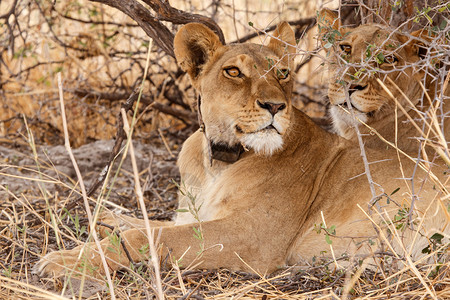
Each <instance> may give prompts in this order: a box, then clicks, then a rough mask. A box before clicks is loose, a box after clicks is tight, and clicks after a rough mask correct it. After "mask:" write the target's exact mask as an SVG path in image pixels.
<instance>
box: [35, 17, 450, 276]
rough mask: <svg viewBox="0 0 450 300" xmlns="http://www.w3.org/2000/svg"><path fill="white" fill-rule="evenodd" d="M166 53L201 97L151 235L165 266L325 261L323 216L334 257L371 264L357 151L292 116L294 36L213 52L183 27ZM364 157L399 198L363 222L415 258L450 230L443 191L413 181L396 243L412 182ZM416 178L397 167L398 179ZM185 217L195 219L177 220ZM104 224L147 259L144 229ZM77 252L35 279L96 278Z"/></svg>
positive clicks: (116, 262) (113, 264)
mask: <svg viewBox="0 0 450 300" xmlns="http://www.w3.org/2000/svg"><path fill="white" fill-rule="evenodd" d="M174 46H175V54H176V58H177V61H178V63H179V65H180V66H181V68H182V69H183V70H184V71H186V72H187V73H188V74H189V76H190V78H191V81H192V83H193V85H194V87H195V88H196V89H197V91H198V93H199V94H200V101H199V102H200V106H199V111H200V113H201V116H202V123H203V126H202V127H203V130H199V131H197V132H195V133H194V134H193V135H192V136H191V137H189V138H188V139H187V140H186V142H185V143H184V145H183V148H182V151H181V153H180V155H179V158H178V166H179V168H180V173H181V188H182V193H180V212H179V213H178V215H177V218H176V220H175V224H172V223H165V224H161V223H157V224H153V225H154V228H155V230H156V232H157V233H158V236H159V237H158V241H159V243H160V246H161V248H160V252H159V254H160V255H161V256H162V257H166V256H167V255H170V256H171V257H172V259H179V258H180V257H182V264H183V266H188V265H190V264H191V263H193V262H194V263H195V266H196V268H208V269H215V268H220V267H223V268H227V269H231V270H247V271H249V270H250V271H258V272H261V273H265V272H272V271H275V270H276V269H277V268H280V267H283V266H285V265H286V264H295V263H300V262H302V261H309V260H310V259H311V258H312V257H313V256H317V255H321V253H323V252H322V251H329V249H330V246H329V244H328V243H327V241H326V239H325V235H324V232H323V231H322V232H321V233H317V232H316V231H313V229H314V228H315V226H318V227H319V228H321V226H320V224H321V223H322V225H323V220H322V216H323V217H324V219H325V220H326V224H327V226H329V227H331V226H332V225H333V226H335V228H336V232H335V234H334V233H332V232H331V231H330V232H328V233H327V235H331V240H332V243H333V244H332V246H333V249H334V252H335V254H336V255H337V256H339V257H340V256H341V255H343V254H345V253H347V254H348V255H362V254H367V253H371V251H372V248H373V247H378V246H379V245H380V244H379V243H378V242H376V233H375V231H374V230H373V226H374V225H373V224H372V221H369V220H368V217H367V215H366V213H367V212H366V210H367V208H368V206H369V202H370V201H371V200H372V195H371V193H370V189H369V186H368V183H367V179H366V178H365V176H362V174H363V173H364V167H363V164H362V162H360V160H359V156H360V151H359V149H358V148H356V147H353V146H352V145H351V143H349V142H348V141H346V140H344V139H342V138H339V137H338V136H336V135H333V134H330V133H328V132H325V131H324V130H322V129H321V128H319V127H318V126H316V125H315V124H314V123H313V122H312V121H311V120H310V119H309V118H308V117H307V116H306V115H305V114H303V113H302V112H300V111H299V110H297V109H295V108H294V107H293V106H292V103H291V96H292V85H293V79H292V75H291V74H290V69H291V68H292V60H293V55H294V53H295V37H294V32H293V31H292V29H291V28H290V27H289V25H288V24H287V23H281V24H280V25H279V26H278V28H277V30H276V31H275V33H274V37H273V38H271V39H270V42H269V44H268V45H267V46H263V45H256V44H234V45H222V44H221V43H220V41H219V38H218V37H217V36H216V35H215V34H214V33H213V32H212V31H211V30H210V29H208V28H207V27H205V26H203V25H200V24H188V25H185V26H184V27H182V28H181V29H180V30H179V32H178V33H177V35H176V37H175V42H174ZM367 155H368V156H369V158H370V159H371V161H374V162H375V161H377V163H374V164H373V165H372V166H371V167H372V168H371V170H372V175H373V179H374V181H375V182H377V183H378V184H380V186H382V187H383V188H384V191H385V192H386V193H388V194H389V193H392V192H393V191H395V190H397V189H398V188H399V190H398V192H397V193H395V194H394V195H391V196H389V200H388V199H387V198H386V197H383V196H381V197H380V199H378V200H377V205H380V206H381V207H382V210H381V211H380V213H375V212H374V211H372V213H371V215H372V217H371V218H372V220H373V222H375V224H376V226H380V230H381V231H382V236H383V237H384V240H383V242H384V244H385V245H386V243H388V242H390V243H391V245H392V248H389V249H388V251H398V252H397V253H396V254H395V255H398V256H399V257H405V256H407V255H413V256H414V257H417V256H418V255H419V254H420V252H421V250H422V249H423V248H424V247H426V246H427V239H426V237H427V236H429V235H431V234H434V233H435V232H440V230H446V231H448V226H447V227H445V226H444V224H445V220H446V216H445V213H444V212H442V210H441V209H440V204H441V200H440V198H439V197H440V196H441V195H442V193H441V188H440V187H439V186H434V185H433V183H432V182H430V180H429V179H428V174H426V172H421V171H420V170H418V171H416V174H415V175H416V178H415V180H417V181H419V180H420V182H421V184H422V185H423V188H422V189H420V192H417V194H416V195H415V196H417V197H419V200H418V201H416V202H415V206H414V212H413V214H412V218H411V221H412V223H411V224H408V225H406V226H404V230H402V231H401V232H398V235H397V233H396V235H395V236H393V235H389V233H388V232H387V231H385V228H386V227H389V228H390V230H391V231H390V232H391V233H393V232H396V231H395V229H393V228H392V227H393V226H394V224H393V223H392V222H391V221H390V220H392V218H393V216H394V215H395V214H397V213H398V211H399V209H404V207H405V206H406V207H409V206H408V205H409V204H410V202H409V200H410V197H409V196H410V195H409V192H410V182H409V181H406V180H404V179H401V178H402V177H403V175H402V173H401V172H400V170H399V166H398V161H397V160H391V159H390V158H392V157H393V156H394V153H390V152H384V153H377V152H373V151H368V153H367ZM386 158H387V159H386ZM413 167H414V166H413V165H412V164H411V163H410V162H408V161H403V171H404V172H405V174H407V175H406V176H408V175H409V174H411V172H412V170H413ZM381 192H382V191H381V190H380V189H379V190H377V193H381ZM187 210H189V211H191V212H192V214H191V213H187V212H182V211H187ZM372 210H374V209H372ZM369 214H370V213H369ZM382 218H385V220H381V219H382ZM103 221H104V222H108V223H112V224H113V225H117V227H120V228H122V229H123V231H122V232H121V234H120V236H121V238H122V240H123V241H124V244H125V245H126V248H127V249H128V251H129V252H130V255H131V257H132V259H133V260H134V261H142V260H146V259H148V257H149V253H148V251H146V249H148V247H146V246H147V244H148V239H147V236H146V235H145V231H143V230H142V227H143V223H142V221H139V220H133V219H130V218H128V219H127V220H126V221H127V222H123V221H121V220H119V218H118V217H115V216H113V215H109V216H107V217H105V218H104V219H103ZM199 221H200V222H199ZM396 225H398V224H396ZM132 227H135V228H132ZM411 227H412V228H414V231H412V230H410V228H411ZM126 228H129V229H126ZM194 228H195V231H194ZM322 228H323V226H322ZM416 231H418V232H420V234H419V235H418V236H415V232H416ZM199 232H200V234H199ZM194 233H195V236H194ZM416 237H417V239H415V238H416ZM367 241H371V243H368V242H367ZM413 241H414V242H413ZM402 244H404V245H405V247H406V248H402V247H401V245H402ZM101 245H102V249H103V251H104V253H105V255H106V258H107V262H108V266H109V268H110V270H111V271H114V270H117V269H119V268H121V267H128V266H129V265H130V262H129V260H128V258H127V256H126V255H125V254H124V251H123V248H121V246H120V245H112V242H111V238H108V237H107V238H105V239H103V240H102V242H101ZM83 246H86V247H85V250H84V251H85V252H84V254H83V255H81V256H80V250H81V249H83V248H82V246H79V247H77V248H75V249H73V250H64V251H56V252H52V253H49V254H47V255H46V256H44V257H43V258H42V259H41V260H40V261H39V263H37V264H36V266H35V267H34V271H35V272H36V273H38V274H40V275H44V274H54V275H63V274H66V272H70V270H75V271H76V272H77V271H79V270H80V269H82V268H81V266H83V265H85V266H86V265H87V266H89V267H88V268H85V271H86V272H87V273H88V274H89V275H94V276H101V275H102V272H103V268H102V267H101V260H100V257H99V254H98V251H97V250H96V247H95V245H94V244H88V245H83ZM403 250H406V251H407V252H403ZM79 257H80V258H79ZM172 259H171V260H170V261H172Z"/></svg>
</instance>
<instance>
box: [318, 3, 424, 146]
mask: <svg viewBox="0 0 450 300" xmlns="http://www.w3.org/2000/svg"><path fill="white" fill-rule="evenodd" d="M318 24H319V39H320V40H321V42H322V45H323V46H324V48H325V49H326V51H327V56H328V57H329V59H330V63H329V70H330V73H331V78H330V83H329V88H328V97H329V99H330V104H331V106H330V114H331V117H332V120H333V125H334V127H335V130H336V131H337V133H338V134H340V135H341V136H343V137H346V138H351V137H352V136H353V135H354V131H353V130H352V129H353V120H352V117H351V115H350V114H349V113H348V107H347V101H346V93H345V89H344V86H347V87H348V94H349V98H350V103H351V106H352V107H353V109H354V112H355V115H356V117H357V118H359V119H360V120H361V121H363V122H365V123H367V124H369V125H371V123H373V122H375V121H378V120H381V119H383V118H385V117H386V116H387V115H389V114H393V107H394V106H395V101H394V100H392V97H390V96H389V95H388V93H387V92H386V91H385V90H384V89H383V87H382V86H381V85H380V84H379V82H378V81H377V80H376V79H377V78H378V79H380V80H381V81H382V82H383V83H384V85H385V86H386V87H387V89H388V90H390V91H391V92H392V94H393V96H394V97H395V98H396V99H398V101H399V102H400V104H401V105H402V106H404V107H405V109H406V110H408V109H410V108H411V105H410V104H409V102H407V101H406V99H405V97H404V96H403V95H402V93H404V94H405V95H406V96H407V97H408V98H409V100H410V101H411V102H412V103H413V104H416V103H417V102H418V101H419V100H420V99H422V95H423V90H422V89H421V87H420V84H419V83H418V81H420V80H423V78H424V74H425V72H424V71H423V64H422V65H421V63H420V62H421V57H423V55H424V54H425V53H424V51H425V49H424V48H423V47H422V46H423V44H424V43H426V39H427V36H426V32H421V31H417V32H413V33H412V34H409V35H407V34H401V33H398V32H397V31H394V30H393V29H391V28H388V27H385V26H382V25H379V24H365V25H361V26H359V27H357V28H342V27H341V25H340V20H339V18H338V16H337V14H336V13H334V12H333V11H331V10H328V9H324V10H322V11H321V12H320V13H319V16H318ZM389 79H390V80H389ZM400 90H401V92H400Z"/></svg>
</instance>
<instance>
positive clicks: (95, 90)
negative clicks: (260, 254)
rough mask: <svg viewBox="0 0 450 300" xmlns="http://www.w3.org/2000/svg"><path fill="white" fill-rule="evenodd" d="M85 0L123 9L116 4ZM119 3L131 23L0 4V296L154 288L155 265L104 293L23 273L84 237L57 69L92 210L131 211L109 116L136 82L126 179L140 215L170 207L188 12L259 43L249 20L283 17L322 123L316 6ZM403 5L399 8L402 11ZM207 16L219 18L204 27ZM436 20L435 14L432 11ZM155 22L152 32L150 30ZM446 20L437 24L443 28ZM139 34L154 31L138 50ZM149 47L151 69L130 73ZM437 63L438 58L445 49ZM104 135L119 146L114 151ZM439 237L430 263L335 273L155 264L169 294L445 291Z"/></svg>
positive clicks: (164, 213) (117, 15)
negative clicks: (181, 35) (182, 33)
mask: <svg viewBox="0 0 450 300" xmlns="http://www.w3.org/2000/svg"><path fill="white" fill-rule="evenodd" d="M96 2H100V3H105V4H108V5H111V6H115V7H119V8H124V7H125V6H124V5H123V1H113V0H99V1H96ZM131 2H132V3H134V4H135V5H140V6H142V8H141V7H139V9H141V10H139V9H138V10H133V9H135V8H136V7H133V6H131V5H130V6H129V7H128V8H129V10H128V11H129V12H130V13H129V14H128V15H131V16H132V17H134V20H132V19H131V18H129V17H127V16H126V15H125V14H123V13H122V12H120V11H118V10H116V9H113V8H110V7H108V6H106V5H102V4H98V3H93V2H89V1H84V0H80V1H61V2H53V1H26V0H10V1H6V2H5V1H2V2H0V24H1V27H0V30H1V35H0V51H1V56H0V75H1V78H0V101H1V106H2V108H1V110H0V211H1V213H0V249H1V251H0V271H1V274H0V282H1V286H0V298H2V299H42V298H45V299H58V298H62V297H69V298H72V297H78V295H79V296H80V297H83V298H87V299H109V298H118V299H153V298H155V297H157V296H156V295H157V291H156V286H155V282H156V281H155V273H154V270H153V269H152V268H148V266H147V264H136V265H135V269H134V270H133V271H131V272H129V271H124V272H119V273H116V274H113V275H112V278H111V280H112V283H113V287H112V289H110V288H108V287H107V286H106V285H105V284H104V283H103V282H102V283H97V282H91V281H78V280H71V281H67V282H63V281H60V280H58V279H40V278H38V277H37V276H35V275H33V274H31V272H30V269H31V266H32V265H33V264H34V263H35V262H36V261H37V260H38V259H39V258H40V257H41V256H42V255H44V254H45V253H47V252H49V251H52V250H57V249H63V248H73V247H74V246H76V245H78V244H79V243H81V242H84V241H86V239H88V235H89V222H88V220H87V216H86V207H84V205H83V204H82V202H83V200H82V198H81V193H82V192H81V190H80V180H79V179H78V178H77V175H76V173H75V171H74V168H73V165H72V163H71V161H70V158H69V155H68V153H67V151H66V149H65V148H64V146H63V144H64V139H65V135H64V131H63V121H62V118H61V111H60V97H59V95H58V88H59V86H58V83H57V80H56V78H57V77H56V74H57V73H61V74H62V79H63V81H62V85H61V87H63V88H64V94H63V96H64V102H65V109H66V116H67V121H66V123H67V125H68V137H69V138H70V143H71V146H72V147H73V149H72V150H73V153H74V156H75V159H76V161H77V163H78V166H79V168H80V171H81V174H82V176H83V183H84V185H86V187H88V188H89V187H92V186H96V187H97V188H96V191H95V193H94V191H93V193H92V195H91V197H89V207H90V209H92V210H93V209H94V208H98V203H100V202H101V203H102V205H103V206H104V207H106V208H107V209H110V210H116V211H121V212H122V213H123V214H129V215H135V216H138V217H141V216H142V213H141V208H140V207H139V205H138V204H137V200H136V196H135V190H134V188H133V186H134V184H135V182H134V180H133V170H132V167H131V162H130V161H129V158H123V162H122V155H123V153H124V151H123V145H124V144H125V142H126V140H127V138H126V136H125V135H124V133H123V132H122V131H121V130H122V127H121V126H120V125H119V124H120V120H121V119H120V107H121V106H122V105H123V103H124V102H125V101H126V100H127V99H129V97H130V95H132V94H133V91H136V90H139V88H140V87H141V83H142V82H143V85H142V86H143V93H142V96H141V97H140V100H139V101H140V104H139V105H137V106H136V105H135V106H132V107H131V106H130V107H128V108H129V109H130V112H129V116H130V119H131V115H132V114H133V113H135V114H136V115H135V116H136V120H137V121H136V123H135V126H134V129H133V130H134V135H133V144H134V148H135V158H136V160H137V167H138V170H139V183H140V185H141V186H142V190H143V195H144V198H143V199H144V205H145V209H146V211H147V213H148V216H149V218H151V219H154V220H169V219H171V217H172V216H173V214H174V210H175V208H176V193H177V187H176V185H175V183H174V182H173V181H175V182H177V181H178V179H179V177H178V171H177V168H176V166H175V161H176V156H177V153H178V150H179V147H180V145H181V144H182V142H183V141H184V139H185V138H187V137H188V136H189V134H190V133H192V132H193V130H195V129H196V128H197V127H198V125H197V116H196V112H195V109H196V108H195V104H196V103H195V93H194V91H193V89H192V87H191V86H190V83H189V80H188V79H187V77H186V76H185V75H184V74H183V72H181V71H180V70H179V69H178V67H177V66H176V64H175V62H174V60H173V58H172V57H173V52H171V51H173V50H171V39H173V34H174V32H176V30H177V28H178V26H179V25H180V24H183V23H186V22H189V20H190V19H189V18H194V19H196V20H200V21H202V22H205V23H207V24H209V26H210V27H214V28H216V31H217V32H219V31H220V30H221V31H222V32H223V37H224V39H225V40H226V41H227V42H234V41H237V42H239V41H246V40H250V39H252V38H253V39H264V37H265V33H264V32H262V31H260V30H263V29H264V28H272V29H273V28H274V26H275V24H276V23H278V21H280V20H288V21H290V22H291V25H293V26H294V27H295V30H296V35H297V38H299V39H301V40H300V45H299V49H300V50H299V51H300V54H301V55H299V57H298V58H297V62H298V67H297V71H299V75H298V76H297V80H296V81H297V82H296V84H295V86H296V91H295V99H294V100H295V104H296V106H297V107H299V108H301V109H303V110H304V111H305V112H307V113H308V114H309V115H310V116H311V117H313V118H315V120H316V121H317V122H319V123H320V124H322V125H323V126H324V127H327V126H328V125H329V124H328V121H327V118H326V115H325V110H326V99H325V96H324V95H325V81H324V80H323V79H324V78H323V77H324V74H323V72H322V71H321V70H322V69H321V67H320V63H321V62H322V61H320V59H318V58H317V57H316V56H315V54H317V49H316V48H317V46H318V44H317V41H316V40H315V39H314V38H313V37H314V35H315V32H314V30H312V28H313V27H314V24H315V21H314V20H315V14H316V10H317V9H318V7H316V4H315V3H312V4H311V3H310V2H311V1H303V0H296V1H268V2H267V3H260V2H259V1H252V0H248V1H214V0H213V1H203V0H198V1H194V0H192V1H172V3H171V5H173V7H176V9H175V8H173V7H172V6H170V5H169V4H168V2H165V1H150V0H146V1H142V2H138V1H130V3H131ZM346 2H351V1H346ZM369 2H370V3H366V4H365V5H362V6H363V9H364V11H365V12H366V15H365V16H366V17H367V16H370V13H372V14H373V15H374V16H378V15H380V13H379V12H378V11H376V10H372V8H373V6H371V5H373V4H372V2H373V1H369ZM375 2H377V1H375ZM384 2H386V1H384ZM386 3H388V2H386ZM404 3H406V4H411V3H413V1H404ZM359 4H360V5H361V4H364V1H360V2H359ZM406 4H405V5H406ZM332 6H333V7H337V3H334V4H332ZM146 7H148V8H149V9H150V10H147V8H146ZM346 7H347V6H345V5H344V6H343V10H342V11H343V12H345V8H346ZM405 7H406V8H407V6H405ZM142 9H145V11H144V10H142ZM177 9H179V10H177ZM442 9H443V10H442ZM449 9H450V8H449V7H448V6H447V7H446V6H445V5H444V6H442V5H441V4H437V5H436V6H435V7H431V10H430V11H428V12H426V13H424V10H423V8H420V10H419V12H418V13H417V16H420V18H419V20H418V21H419V22H425V24H426V22H427V16H429V17H431V18H434V16H435V15H437V14H438V12H447V13H448V10H449ZM441 10H442V11H441ZM136 11H140V12H141V13H139V14H138V13H136ZM155 12H156V13H155ZM184 12H189V15H188V14H185V13H184ZM367 12H369V14H368V13H367ZM409 12H410V11H409V10H405V14H407V13H409ZM133 13H134V15H133ZM382 13H385V11H383V12H382ZM413 14H414V11H413ZM381 15H382V14H381ZM182 17H184V18H182ZM384 17H385V16H384ZM410 17H411V18H412V15H411V16H410ZM372 18H373V17H372ZM138 19H139V20H140V21H139V20H138ZM375 19H376V17H375ZM149 20H153V22H149ZM358 20H359V22H361V20H362V21H363V22H365V21H364V19H363V18H361V19H358ZM249 22H251V23H252V24H253V25H252V26H249V25H248V23H249ZM217 24H219V25H220V27H215V26H217ZM435 24H438V26H442V25H441V24H444V23H442V20H441V19H439V22H438V21H436V23H435ZM413 25H414V24H413ZM158 26H160V27H158ZM445 26H446V27H445ZM163 27H164V28H165V29H164V28H163ZM155 28H160V30H159V31H158V30H156V33H155V32H154V31H152V30H155ZM445 28H447V34H448V24H444V29H445ZM268 31H270V30H268ZM161 32H164V34H161ZM148 36H151V37H152V38H153V41H154V44H153V47H152V48H151V49H149V47H151V43H150V42H149V38H148ZM149 50H150V51H149ZM148 52H151V55H150V64H149V65H150V67H149V70H148V74H147V76H146V77H145V78H144V80H143V76H144V74H145V72H144V71H145V69H146V68H145V66H146V57H147V53H148ZM445 59H446V60H445V63H447V65H448V59H449V57H448V53H447V54H446V56H445ZM444 80H445V78H444ZM447 80H448V79H447ZM136 100H137V97H135V98H133V101H136ZM113 138H116V140H115V141H116V145H119V146H116V147H114V141H112V139H113ZM121 138H122V140H121ZM117 141H120V143H119V142H117ZM113 148H114V149H115V150H114V152H113V153H114V155H111V153H112V149H113ZM447 155H448V154H447ZM109 162H114V163H113V164H112V167H111V169H110V170H109V173H108V174H109V176H108V178H107V179H106V180H105V181H104V182H106V183H107V184H106V185H103V181H102V180H98V179H99V176H100V174H102V171H103V170H104V168H105V166H106V165H108V163H109ZM444 184H447V186H448V183H444ZM447 200H448V199H447ZM444 246H445V245H444ZM444 246H443V245H442V240H441V239H439V237H436V238H435V239H432V240H430V248H429V249H428V250H427V251H429V257H431V258H432V259H429V260H427V261H422V262H414V263H412V262H411V263H410V262H408V261H407V260H398V259H396V258H395V257H392V256H390V255H388V254H386V253H378V254H376V256H377V257H378V260H377V261H378V265H377V266H368V265H367V264H365V262H364V260H361V261H355V262H353V263H352V264H350V265H349V267H347V268H345V269H336V268H335V266H334V263H333V261H328V260H326V259H324V258H322V257H321V256H318V257H316V258H315V259H314V261H313V263H312V264H311V265H308V266H302V267H299V266H295V267H292V268H289V269H281V270H280V271H279V272H276V273H275V274H256V275H255V274H249V273H242V272H230V271H227V270H210V271H206V270H200V271H197V270H179V269H177V268H173V266H172V264H171V262H169V261H163V262H161V265H162V267H163V268H162V269H163V271H162V274H161V276H160V278H161V284H162V289H163V292H164V296H165V297H166V298H168V299H212V298H214V299H228V298H233V299H238V298H239V299H250V298H258V299H259V298H260V299H306V298H317V299H321V298H324V299H338V298H339V299H341V298H368V299H388V298H393V299H397V298H398V299H404V298H407V299H421V298H427V299H447V298H450V288H449V286H450V285H449V284H450V282H449V278H450V274H449V272H450V270H449V263H448V260H447V256H446V254H447V253H446V251H448V249H447V248H445V247H444ZM326 250H327V249H324V251H326ZM57 295H62V296H57ZM74 295H75V296H74Z"/></svg>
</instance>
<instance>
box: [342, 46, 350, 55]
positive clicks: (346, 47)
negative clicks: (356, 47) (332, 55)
mask: <svg viewBox="0 0 450 300" xmlns="http://www.w3.org/2000/svg"><path fill="white" fill-rule="evenodd" d="M339 47H340V48H341V50H342V52H344V53H345V54H347V55H350V54H351V53H352V46H350V45H339Z"/></svg>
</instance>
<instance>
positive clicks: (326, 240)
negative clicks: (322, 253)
mask: <svg viewBox="0 0 450 300" xmlns="http://www.w3.org/2000/svg"><path fill="white" fill-rule="evenodd" d="M325 242H327V244H328V245H331V244H333V241H332V240H331V239H330V236H329V235H328V234H327V235H325Z"/></svg>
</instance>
